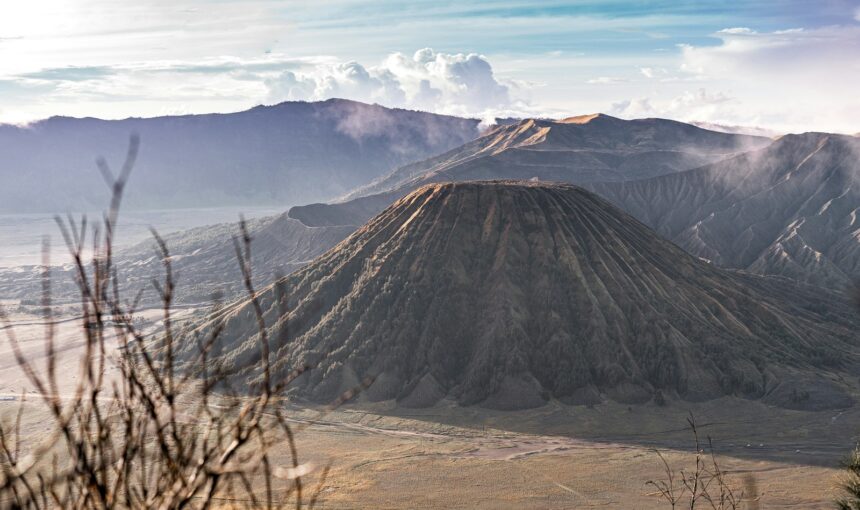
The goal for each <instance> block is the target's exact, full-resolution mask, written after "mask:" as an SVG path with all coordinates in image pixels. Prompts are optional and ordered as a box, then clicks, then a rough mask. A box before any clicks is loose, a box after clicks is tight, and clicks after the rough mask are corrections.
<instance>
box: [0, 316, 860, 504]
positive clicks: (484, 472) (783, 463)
mask: <svg viewBox="0 0 860 510" xmlns="http://www.w3.org/2000/svg"><path fill="white" fill-rule="evenodd" d="M183 313H190V311H186V312H181V313H180V317H179V318H180V319H181V315H182V314H183ZM143 316H144V317H146V318H147V319H149V320H151V321H153V323H155V322H157V320H158V311H157V310H150V311H145V312H143ZM66 319H71V318H70V317H66ZM13 320H14V321H15V322H16V323H17V324H18V326H17V327H16V332H17V336H18V338H19V341H20V342H21V345H22V347H23V349H24V352H25V353H26V354H27V355H28V356H30V357H31V359H33V360H34V361H35V362H36V363H37V364H41V363H43V360H42V359H41V356H43V352H44V351H43V344H42V342H41V339H42V334H43V331H44V330H43V326H41V325H39V324H38V322H37V321H36V322H34V321H33V320H32V317H29V318H28V317H25V316H20V317H14V316H13ZM79 327H80V325H79V324H78V322H77V321H75V320H66V321H65V322H60V323H59V324H58V336H57V338H58V346H62V350H63V353H62V355H61V360H60V364H59V369H58V371H59V373H60V374H62V376H63V380H62V381H61V383H62V384H64V385H67V386H68V387H69V388H71V387H73V385H74V382H75V380H76V379H75V378H76V377H77V370H76V369H75V368H74V367H76V360H77V359H78V356H79V355H80V354H81V352H82V343H81V342H80V341H79V340H78V339H79V337H80V335H79V329H78V328H79ZM38 366H41V365H38ZM110 371H111V369H109V370H108V372H109V373H110ZM22 390H23V391H24V392H25V393H28V394H29V396H28V400H27V403H26V409H27V412H26V413H25V417H24V422H23V425H24V431H25V435H26V436H27V439H28V441H27V443H30V444H32V443H34V442H35V441H37V440H38V438H39V437H43V436H44V435H45V434H47V433H48V431H49V423H50V422H49V421H47V419H46V418H47V415H46V413H45V411H44V406H43V405H42V404H41V402H40V401H39V398H38V395H36V394H33V393H32V391H33V388H31V387H29V385H28V384H27V383H26V381H25V380H24V378H23V377H22V374H21V373H20V371H19V369H18V368H17V366H16V364H15V362H14V358H13V356H12V353H11V351H10V348H9V343H8V342H7V341H6V340H5V339H3V341H2V342H0V395H2V396H0V418H2V419H5V420H8V419H10V418H12V417H13V416H14V411H15V409H17V405H18V402H17V400H19V399H20V397H19V395H20V394H21V392H22ZM689 412H692V413H693V414H694V416H695V417H696V420H697V422H698V423H699V426H700V433H701V435H702V436H711V437H713V439H714V445H715V449H716V451H717V453H718V455H719V460H720V463H721V466H722V467H723V468H725V469H726V470H728V471H730V476H731V479H732V480H734V481H735V482H736V484H737V485H738V486H739V487H744V488H745V490H746V491H747V493H748V494H749V493H751V492H757V493H758V494H759V495H760V496H761V508H768V509H775V508H776V509H778V508H795V509H801V508H802V509H815V508H822V509H823V508H831V507H832V505H831V503H830V501H831V500H832V498H833V496H834V494H835V492H834V486H835V484H836V477H837V475H838V469H837V468H836V466H838V464H839V461H840V460H841V458H842V456H844V455H845V454H847V452H848V451H849V449H850V446H851V445H852V441H854V440H855V439H856V437H855V434H856V433H857V430H856V425H857V423H860V408H857V407H855V408H852V409H848V410H844V411H829V412H817V413H815V412H800V411H786V410H780V409H776V408H773V407H768V406H764V405H762V404H759V403H757V402H750V401H745V400H740V399H728V398H727V399H721V400H716V401H711V402H706V403H701V404H688V403H682V402H669V404H668V405H667V406H665V407H657V406H655V405H650V404H649V405H642V406H632V407H628V406H626V405H621V404H612V403H605V404H601V405H598V406H596V407H594V408H592V409H588V408H586V407H582V406H578V407H571V406H564V405H560V404H555V403H553V404H549V405H547V406H544V407H542V408H539V409H533V410H527V411H517V412H500V411H491V410H486V409H480V408H477V407H472V408H459V407H456V406H453V405H445V404H442V405H439V406H437V407H434V408H430V409H421V410H409V409H402V408H396V407H394V406H393V405H391V404H390V403H376V404H371V403H357V404H350V405H347V406H344V407H342V408H340V409H338V410H336V411H332V412H321V410H319V409H316V408H309V407H295V408H291V409H290V413H289V414H290V416H292V417H293V419H294V420H295V421H296V422H297V423H299V424H301V426H300V427H299V428H300V432H299V434H298V436H297V438H298V441H299V444H298V446H299V455H300V460H301V461H302V462H303V463H308V465H309V466H311V469H312V472H311V473H310V475H309V477H308V482H307V483H309V484H311V485H314V484H316V480H317V477H318V475H319V473H320V471H321V470H322V467H323V466H325V465H326V464H329V463H330V464H331V471H330V473H329V476H328V479H327V481H326V484H325V489H324V490H323V492H322V497H321V500H320V501H319V502H318V505H317V508H332V509H346V508H375V509H383V508H488V509H490V508H492V509H497V508H518V509H522V508H624V509H651V508H653V509H659V508H667V506H666V505H665V504H663V503H662V502H660V501H658V500H657V498H656V497H655V496H654V495H653V494H651V493H652V492H653V491H652V490H651V488H649V487H648V486H646V482H647V481H648V480H652V479H659V478H661V477H662V476H663V473H662V470H661V463H660V460H659V458H658V457H657V455H656V454H655V452H654V449H655V448H658V449H659V450H660V451H661V452H663V454H664V455H665V456H666V458H667V459H668V460H669V462H670V463H671V464H672V465H673V466H675V467H676V468H677V469H681V468H685V469H688V468H689V467H690V466H691V463H692V454H691V452H692V450H693V448H692V435H691V434H690V432H689V430H688V429H687V428H686V426H685V425H686V423H685V419H686V417H687V416H688V413H689ZM277 457H278V459H276V460H282V461H283V463H284V464H286V461H287V459H288V450H287V447H286V445H284V447H283V449H282V451H278V452H277ZM750 508H754V507H750Z"/></svg>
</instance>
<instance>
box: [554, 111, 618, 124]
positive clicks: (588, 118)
mask: <svg viewBox="0 0 860 510" xmlns="http://www.w3.org/2000/svg"><path fill="white" fill-rule="evenodd" d="M594 120H616V121H620V120H621V119H619V118H617V117H612V116H610V115H606V114H605V113H592V114H588V115H577V116H574V117H567V118H565V119H561V120H559V121H558V122H559V123H560V124H588V123H589V122H592V121H594Z"/></svg>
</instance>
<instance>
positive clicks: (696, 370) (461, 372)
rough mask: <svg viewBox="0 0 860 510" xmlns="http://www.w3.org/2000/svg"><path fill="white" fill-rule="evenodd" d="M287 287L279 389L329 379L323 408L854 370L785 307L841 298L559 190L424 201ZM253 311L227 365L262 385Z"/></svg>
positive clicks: (633, 390)
mask: <svg viewBox="0 0 860 510" xmlns="http://www.w3.org/2000/svg"><path fill="white" fill-rule="evenodd" d="M277 286H278V288H279V289H282V290H283V291H284V292H285V295H287V296H290V298H289V302H287V303H284V306H275V305H273V304H272V303H275V300H276V299H279V298H278V294H277V292H276V291H275V289H274V288H270V289H268V290H267V291H265V292H264V293H263V295H262V296H261V298H260V299H261V301H262V302H264V303H268V304H267V305H266V308H267V309H268V310H269V311H268V312H267V313H268V316H267V317H266V318H265V322H266V324H270V325H272V326H270V328H271V331H270V335H269V338H272V339H277V340H276V342H278V343H277V344H276V345H273V346H272V347H273V353H274V359H275V360H278V361H277V362H276V365H275V373H277V374H289V373H291V372H292V371H293V370H295V369H296V368H297V367H301V366H315V367H316V368H315V369H314V370H312V371H311V372H309V373H307V374H306V375H305V376H302V377H301V378H300V379H299V380H298V381H296V387H295V388H294V391H295V392H296V393H297V394H299V395H302V396H305V397H309V398H311V399H313V400H318V401H323V402H324V401H328V400H330V399H332V398H335V397H336V396H337V395H339V394H340V393H341V392H342V391H344V390H346V389H348V388H350V387H354V386H355V384H357V381H360V380H363V379H365V378H366V377H370V378H371V379H372V380H373V381H374V382H373V384H372V385H371V386H370V388H369V389H368V390H367V392H366V394H365V395H364V396H363V398H367V399H370V400H390V399H395V400H397V401H398V402H399V403H400V404H401V405H404V406H418V407H423V406H431V405H434V404H435V403H436V402H438V401H439V400H441V399H444V398H448V399H452V400H454V401H456V402H458V403H459V404H461V405H472V404H479V405H482V406H486V407H491V408H499V409H515V408H528V407H534V406H539V405H542V404H543V403H544V402H546V400H547V399H548V398H550V397H553V398H557V399H559V400H561V401H563V402H569V403H587V402H594V401H595V400H599V399H601V398H610V399H613V400H616V401H620V402H631V403H632V402H644V401H647V400H650V399H651V398H652V396H653V395H654V394H655V392H656V391H657V390H660V391H661V392H663V393H664V394H669V395H677V396H679V397H681V398H687V399H694V400H696V399H706V398H715V397H719V396H722V395H726V394H736V395H742V396H748V397H751V398H759V397H763V396H764V395H766V394H767V390H768V389H769V388H770V385H772V384H775V383H777V381H778V380H785V381H787V384H790V383H791V381H792V380H801V379H802V378H801V377H796V378H793V376H794V375H796V374H795V373H796V372H797V371H798V370H800V369H798V368H796V367H811V366H816V367H823V366H829V367H831V368H832V367H833V366H836V365H838V364H839V363H840V362H841V361H843V360H844V356H845V353H846V352H849V348H848V347H847V345H848V343H849V342H850V340H849V339H850V338H851V335H852V334H853V333H852V332H851V329H850V326H846V325H845V324H842V323H839V322H838V321H836V320H835V319H827V318H825V317H823V316H821V315H817V314H816V313H815V312H812V311H809V310H806V309H804V308H803V307H802V305H790V306H789V305H786V304H785V303H788V302H789V301H787V298H786V296H789V295H790V296H791V299H792V301H790V302H792V303H807V302H816V301H818V300H821V299H823V300H824V301H825V302H828V303H831V302H832V301H834V300H833V298H832V297H830V296H829V294H823V295H822V294H817V293H816V292H819V291H813V290H811V289H805V288H796V287H794V286H791V285H789V284H788V283H787V282H783V281H777V282H771V281H769V280H767V281H766V280H764V279H761V278H756V277H751V276H748V275H736V274H734V273H729V272H726V271H721V270H719V269H717V268H714V267H713V266H711V265H709V264H707V263H705V262H702V261H701V260H699V259H697V258H694V257H692V256H690V255H687V254H686V253H684V252H683V251H681V249H680V248H678V247H677V246H675V245H673V244H672V243H669V242H668V241H664V240H662V239H661V238H659V237H658V236H657V235H656V234H654V232H652V231H651V230H649V229H648V228H647V227H645V226H644V225H642V224H641V223H639V222H638V221H636V220H634V219H633V218H632V217H630V216H628V215H627V214H625V213H623V212H621V211H620V210H618V209H616V208H615V207H613V206H611V205H610V204H609V203H608V202H606V201H604V200H603V199H600V198H598V197H597V196H596V195H594V194H592V193H590V192H587V191H585V190H583V189H582V188H579V187H577V186H574V185H570V184H555V183H547V182H523V181H471V182H457V183H450V182H448V183H433V184H428V185H426V186H422V187H420V188H418V189H416V190H415V191H413V192H412V193H410V194H408V195H407V196H405V197H403V198H402V199H400V200H398V201H397V202H395V203H394V204H393V205H392V206H390V207H389V208H387V209H386V210H385V211H383V212H382V213H380V214H379V215H377V216H376V217H374V218H373V219H371V220H370V221H369V222H368V223H367V224H366V225H365V226H364V227H362V228H361V229H359V230H358V231H356V233H355V234H353V235H352V236H351V237H349V238H348V239H347V240H345V241H344V242H342V243H341V244H339V245H338V246H337V247H335V248H333V249H332V250H331V251H329V252H327V253H326V254H324V255H322V256H321V257H319V258H318V259H316V260H315V261H314V262H313V263H311V264H310V265H309V266H307V267H306V268H304V269H302V270H300V271H298V272H297V273H294V274H293V275H291V276H289V277H287V278H285V279H284V280H282V281H281V282H280V283H279V284H277ZM812 294H814V295H812ZM249 306H251V305H249V304H247V303H239V304H237V305H235V306H234V307H231V308H228V309H227V310H225V311H224V312H223V313H224V315H223V318H224V319H225V320H226V321H227V324H226V325H225V328H224V330H225V331H230V332H231V334H233V335H236V336H235V337H233V338H231V339H230V340H229V341H230V344H231V345H230V346H225V349H226V351H227V352H228V353H227V354H226V356H227V358H226V359H227V361H228V363H229V364H232V365H233V369H235V370H236V371H237V373H239V374H242V375H243V376H245V377H247V376H248V375H250V376H251V377H257V376H258V373H257V370H258V367H259V366H260V364H259V349H258V348H257V346H256V344H255V342H253V341H249V339H251V338H253V337H254V335H255V333H256V330H255V324H256V323H255V322H253V321H252V320H250V318H252V317H253V314H251V313H249V312H248V310H249V308H248V307H249ZM834 306H836V305H834ZM824 309H827V307H824ZM279 310H289V312H288V313H287V314H286V315H280V312H279ZM846 315H847V314H846ZM764 316H767V317H771V318H772V319H769V320H767V321H762V320H761V317H764ZM833 316H834V317H841V316H842V315H839V314H836V315H833ZM216 323H217V321H213V322H210V323H208V324H209V325H208V326H207V325H206V324H203V325H202V327H203V328H204V329H205V328H206V327H214V324H216ZM775 329H776V330H775ZM852 359H853V358H852ZM801 375H803V376H804V377H806V376H809V377H813V376H814V371H813V370H811V369H810V370H806V371H804V372H803V373H802V374H801ZM833 394H834V397H833V398H834V399H835V400H832V401H837V402H844V399H845V398H848V397H845V396H844V395H843V394H842V393H840V392H839V390H838V389H834V390H833ZM840 399H841V400H840ZM775 403H778V404H780V403H783V402H775Z"/></svg>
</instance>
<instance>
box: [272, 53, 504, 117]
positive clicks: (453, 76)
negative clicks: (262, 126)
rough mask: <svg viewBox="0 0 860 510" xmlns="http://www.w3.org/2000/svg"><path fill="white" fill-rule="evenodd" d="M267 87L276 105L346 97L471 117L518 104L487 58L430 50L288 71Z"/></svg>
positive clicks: (273, 79)
mask: <svg viewBox="0 0 860 510" xmlns="http://www.w3.org/2000/svg"><path fill="white" fill-rule="evenodd" d="M265 83H266V86H267V87H268V89H269V94H268V100H269V101H270V102H277V101H283V100H322V99H328V98H332V97H341V98H347V99H354V100H358V101H365V102H376V103H380V104H383V105H385V106H396V107H407V108H415V109H421V110H428V111H433V112H437V113H446V114H455V115H470V116H481V115H484V114H487V113H494V112H501V111H507V110H510V109H515V108H516V106H517V102H516V101H514V100H513V99H512V97H511V90H510V86H509V85H507V84H504V83H502V82H500V81H499V80H498V79H497V78H496V77H495V75H494V73H493V68H492V66H491V65H490V62H489V61H488V60H487V59H486V58H485V57H483V56H481V55H478V54H475V53H469V54H465V53H454V54H452V53H442V52H436V51H434V50H432V49H429V48H425V49H422V50H419V51H417V52H415V54H414V55H411V56H407V55H404V54H403V53H392V54H390V55H389V56H388V57H386V58H385V59H384V60H383V61H382V62H381V63H380V64H378V65H375V66H369V67H366V66H364V65H362V64H360V63H358V62H346V63H321V64H317V65H315V66H311V67H306V68H304V69H302V70H288V71H284V72H282V73H280V74H278V75H276V76H271V77H269V78H267V79H266V80H265Z"/></svg>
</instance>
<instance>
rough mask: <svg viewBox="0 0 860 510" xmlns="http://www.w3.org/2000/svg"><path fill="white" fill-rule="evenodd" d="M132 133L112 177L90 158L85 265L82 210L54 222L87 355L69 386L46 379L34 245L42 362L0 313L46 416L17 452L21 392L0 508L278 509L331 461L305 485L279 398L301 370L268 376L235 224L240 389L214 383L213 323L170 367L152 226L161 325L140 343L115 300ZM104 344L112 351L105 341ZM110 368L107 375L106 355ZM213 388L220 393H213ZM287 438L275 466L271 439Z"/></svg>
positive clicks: (126, 310)
mask: <svg viewBox="0 0 860 510" xmlns="http://www.w3.org/2000/svg"><path fill="white" fill-rule="evenodd" d="M138 146H139V141H138V138H137V137H136V136H133V137H132V138H131V143H130V145H129V150H128V154H127V157H126V160H125V163H124V164H123V167H122V169H121V170H120V172H119V175H118V176H116V177H114V175H113V173H112V172H111V170H110V168H109V167H108V165H107V163H106V162H105V161H104V160H101V159H100V160H99V161H98V167H99V169H100V170H101V172H102V174H103V176H104V178H105V180H106V182H107V183H108V186H109V187H110V189H111V202H110V208H109V210H108V212H107V213H106V214H105V216H104V218H103V221H102V222H101V225H100V228H93V229H92V233H91V236H90V238H89V242H91V243H92V254H93V255H92V259H91V260H90V261H89V262H86V261H85V260H84V255H83V253H84V248H85V246H87V242H88V237H87V233H88V230H87V222H86V218H85V217H83V218H81V220H80V221H75V220H74V219H73V218H71V217H69V218H67V219H65V220H62V219H59V218H58V219H57V223H58V225H59V227H60V230H61V232H62V234H63V237H64V239H65V243H66V245H67V247H68V249H69V251H70V253H71V255H72V258H73V261H74V266H75V268H76V279H77V285H78V289H79V291H80V308H81V315H82V330H81V334H82V335H84V337H85V352H84V354H83V356H82V361H81V366H80V368H81V375H80V377H79V379H78V380H79V382H78V383H77V384H76V387H75V388H74V390H73V391H72V393H71V395H68V394H66V395H64V394H62V392H61V388H60V385H59V383H58V377H57V367H56V362H55V359H56V356H55V354H56V353H55V349H56V346H55V339H56V335H55V331H54V325H53V321H52V320H51V282H50V278H49V273H48V267H49V261H48V260H47V252H48V251H47V250H45V260H44V267H45V271H44V275H43V289H42V300H41V306H42V308H43V309H44V311H45V319H46V320H45V323H46V331H45V354H46V356H45V359H46V362H45V366H44V367H37V366H35V365H34V364H33V363H31V362H30V361H29V360H28V359H27V358H26V357H25V355H24V354H23V352H22V349H21V347H20V344H19V343H18V340H17V338H16V336H15V331H14V328H13V327H12V324H11V321H10V319H9V317H8V315H7V314H6V313H5V312H3V311H2V310H1V309H0V320H2V322H3V324H4V326H6V328H5V331H6V334H7V336H8V341H9V342H10V344H11V347H12V350H13V352H14V356H15V360H16V361H17V363H18V365H19V366H20V367H21V369H22V370H23V372H24V374H25V375H26V377H27V379H28V380H29V382H30V383H31V384H32V385H33V386H34V387H35V388H36V390H37V395H38V396H37V398H38V399H41V401H42V402H43V403H44V405H45V406H46V407H47V409H48V411H49V414H50V416H51V418H52V420H51V421H52V423H51V428H52V431H51V434H50V437H48V438H47V440H45V441H42V442H40V443H39V444H37V445H33V446H28V447H25V446H23V445H24V439H25V438H23V437H22V431H21V421H22V415H23V413H24V405H25V402H24V399H23V398H22V400H21V403H20V407H19V409H18V412H17V415H16V416H15V419H14V421H13V422H12V423H11V424H8V425H0V508H36V509H42V508H73V509H103V508H157V509H179V508H201V509H205V508H213V507H235V506H242V507H250V508H267V509H268V508H276V507H277V508H279V507H285V506H290V507H295V508H297V509H300V508H302V506H303V505H306V506H307V507H309V508H312V507H313V506H314V505H315V504H316V503H317V502H318V500H319V495H320V492H321V490H322V488H323V486H324V483H325V479H326V475H327V474H328V467H326V468H324V469H323V470H322V471H321V474H320V475H319V476H318V477H317V480H316V481H315V483H313V484H312V485H311V486H310V487H309V486H308V485H307V483H308V482H307V481H306V474H307V471H308V468H307V465H302V464H300V462H299V457H298V453H297V447H296V440H295V432H296V431H295V430H294V429H295V426H294V425H291V422H290V421H288V419H287V417H286V416H284V414H283V406H282V405H281V403H282V401H281V399H280V394H281V392H282V390H284V388H285V387H286V386H287V385H288V384H289V383H290V381H291V380H292V379H293V378H295V377H296V376H298V375H299V374H292V375H291V376H288V377H286V378H284V379H283V380H273V378H272V377H271V373H270V370H269V364H270V361H269V354H270V352H269V339H268V338H267V336H266V328H265V324H264V322H263V316H262V310H261V307H260V304H259V302H258V299H257V292H256V290H255V289H254V286H253V284H252V283H251V282H252V278H251V265H250V261H251V251H250V250H251V239H250V237H249V235H248V232H247V229H246V228H245V224H244V221H242V223H241V225H240V227H241V237H239V238H237V239H235V244H236V253H237V257H238V259H239V264H240V267H241V270H242V276H243V279H244V282H245V286H246V290H247V298H248V299H249V300H250V301H251V302H252V303H253V305H254V307H253V308H254V311H255V313H256V315H257V324H258V326H259V329H260V335H259V337H260V349H261V352H262V365H263V366H262V370H263V373H264V381H263V383H262V384H260V385H258V386H257V387H254V388H251V390H250V394H248V391H246V392H245V393H244V394H241V395H239V394H235V393H232V392H228V391H221V390H220V388H221V387H222V386H226V384H225V382H226V376H225V374H224V373H223V371H221V370H220V369H219V367H218V366H217V364H215V363H213V360H212V359H210V351H211V348H212V346H213V344H214V343H215V341H216V339H217V338H218V336H219V334H220V332H221V330H222V328H221V327H216V328H214V331H213V332H211V333H210V334H208V336H207V337H206V338H197V339H196V340H197V343H198V345H197V349H196V354H195V355H194V356H193V357H192V358H193V359H183V364H182V366H181V367H179V366H178V363H179V362H178V359H179V358H178V357H177V354H176V352H177V345H176V342H177V334H176V331H175V325H174V321H173V317H172V313H171V305H172V300H173V296H174V290H175V281H174V276H173V272H172V269H171V262H170V253H169V251H168V247H167V246H166V244H165V243H164V242H163V240H162V239H161V238H160V237H159V236H158V234H157V233H154V237H155V239H156V242H157V244H158V251H159V256H160V258H161V260H162V262H163V268H164V278H163V280H161V281H154V282H153V283H154V285H155V287H156V289H157V291H158V293H159V295H160V298H161V305H162V306H161V315H162V317H161V319H162V323H163V327H162V328H161V330H160V332H159V333H158V335H157V336H156V337H153V338H148V337H146V336H145V335H144V334H143V332H142V331H141V330H140V328H139V325H140V322H139V320H135V317H136V312H137V311H138V310H137V309H136V307H137V304H138V300H139V298H140V296H139V295H138V296H137V297H136V298H135V299H133V300H131V302H126V301H124V300H123V299H121V296H120V292H119V285H118V282H117V278H116V268H115V267H114V265H113V259H112V250H113V240H114V233H115V228H116V225H117V217H118V214H119V209H120V204H121V201H122V196H123V191H124V188H125V184H126V182H127V180H128V177H129V174H130V172H131V170H132V167H133V166H134V162H135V159H136V156H137V151H138ZM110 342H114V343H115V345H116V347H117V349H112V348H111V347H110ZM111 362H113V363H115V364H116V365H117V367H118V370H119V376H118V377H116V378H115V379H110V378H109V377H107V376H106V368H107V367H108V365H109V363H111ZM215 388H219V391H217V392H216V391H215ZM276 444H282V445H285V446H286V448H283V449H282V450H283V451H286V452H287V453H288V459H289V460H288V461H287V464H286V465H284V466H278V465H276V464H275V461H274V457H273V455H272V447H273V446H275V445H276Z"/></svg>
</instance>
